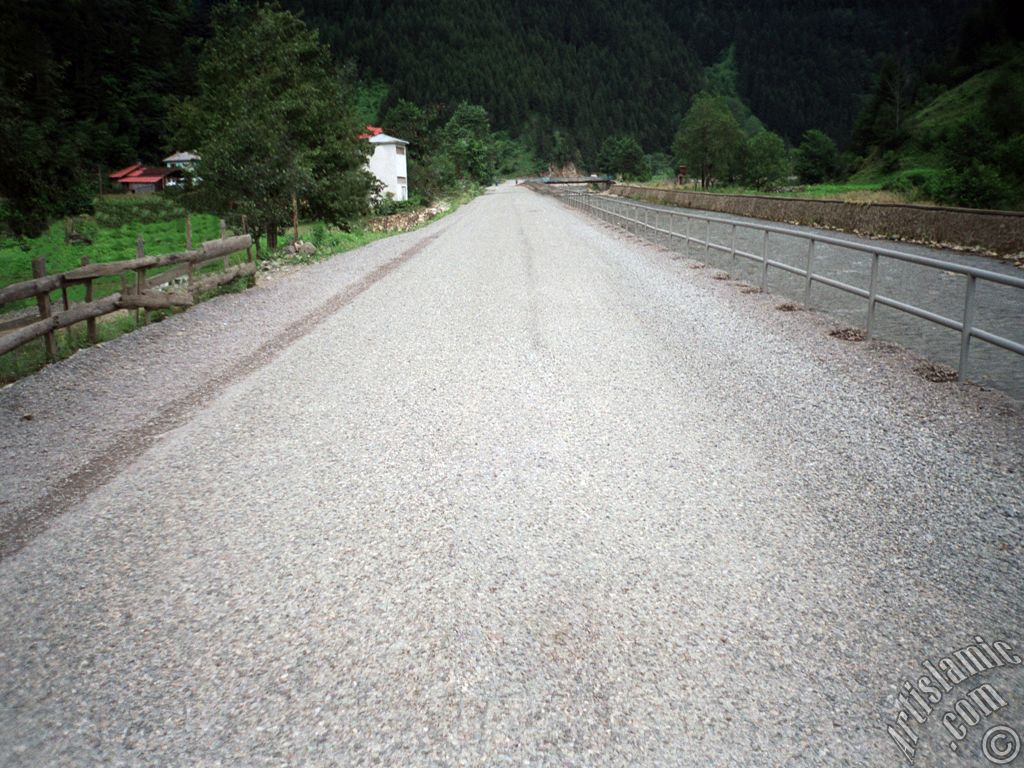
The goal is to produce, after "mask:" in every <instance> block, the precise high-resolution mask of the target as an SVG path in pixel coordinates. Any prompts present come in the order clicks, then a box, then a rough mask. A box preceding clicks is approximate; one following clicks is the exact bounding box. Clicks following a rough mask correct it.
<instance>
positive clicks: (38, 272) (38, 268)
mask: <svg viewBox="0 0 1024 768" xmlns="http://www.w3.org/2000/svg"><path fill="white" fill-rule="evenodd" d="M32 277H46V257H45V256H40V257H39V258H37V259H32ZM36 306H38V307H39V317H40V318H41V319H43V320H45V319H46V318H48V317H49V316H50V294H49V293H39V294H36ZM43 341H44V344H45V346H46V356H47V357H48V358H49V359H50V360H56V359H57V339H56V338H55V337H54V335H53V331H50V332H49V333H47V334H46V335H45V336H44V338H43Z"/></svg>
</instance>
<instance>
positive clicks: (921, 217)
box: [611, 184, 1024, 255]
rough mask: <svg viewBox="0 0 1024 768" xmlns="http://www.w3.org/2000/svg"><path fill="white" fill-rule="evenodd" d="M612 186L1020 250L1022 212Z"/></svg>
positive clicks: (658, 199)
mask: <svg viewBox="0 0 1024 768" xmlns="http://www.w3.org/2000/svg"><path fill="white" fill-rule="evenodd" d="M611 191H612V193H613V194H616V195H621V196H622V197H629V198H633V199H636V200H644V201H646V202H649V203H661V204H664V205H675V206H678V207H680V208H695V209H699V210H702V211H714V212H717V213H729V214H733V215H735V216H749V217H752V218H756V219H767V220H769V221H780V222H787V223H791V224H802V225H804V226H809V227H825V228H828V229H837V230H840V231H842V232H856V233H858V234H861V235H869V236H875V237H885V238H891V239H896V240H913V241H916V242H923V243H942V244H945V245H959V246H966V247H972V248H982V249H984V250H988V251H995V252H996V253H998V254H1000V255H1011V254H1017V253H1021V252H1024V214H1021V213H1011V212H1007V211H976V210H970V209H967V208H937V207H930V206H924V205H890V204H876V203H844V202H840V201H838V200H801V199H798V198H786V197H762V196H754V195H717V194H712V193H707V192H686V191H683V190H673V189H652V188H650V187H635V186H631V185H628V184H617V185H615V186H614V187H612V190H611Z"/></svg>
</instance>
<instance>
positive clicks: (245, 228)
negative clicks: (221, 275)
mask: <svg viewBox="0 0 1024 768" xmlns="http://www.w3.org/2000/svg"><path fill="white" fill-rule="evenodd" d="M242 234H243V235H248V234H249V217H248V216H246V215H245V214H242ZM245 260H246V262H247V263H249V264H252V245H251V244H250V245H249V247H248V248H246V249H245ZM248 282H249V287H250V288H252V287H253V286H254V285H256V273H255V272H253V273H252V274H251V275H249V281H248Z"/></svg>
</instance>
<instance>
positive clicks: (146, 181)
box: [109, 163, 183, 195]
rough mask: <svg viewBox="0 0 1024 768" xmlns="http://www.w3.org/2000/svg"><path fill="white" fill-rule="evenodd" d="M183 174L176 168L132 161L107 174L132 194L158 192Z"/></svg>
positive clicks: (171, 184)
mask: <svg viewBox="0 0 1024 768" xmlns="http://www.w3.org/2000/svg"><path fill="white" fill-rule="evenodd" d="M182 175H183V174H182V172H181V170H180V169H178V168H164V167H161V166H155V165H143V164H142V163H133V164H132V165H128V166H125V167H124V168H120V169H118V170H116V171H114V172H113V173H111V174H109V176H110V180H111V181H116V182H117V183H118V184H121V185H122V188H123V189H124V190H125V191H127V192H129V193H130V194H133V195H138V194H145V193H147V192H159V191H160V190H162V189H164V188H165V187H168V186H173V184H174V182H175V181H176V180H177V179H178V178H179V177H181V176H182Z"/></svg>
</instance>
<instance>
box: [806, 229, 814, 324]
mask: <svg viewBox="0 0 1024 768" xmlns="http://www.w3.org/2000/svg"><path fill="white" fill-rule="evenodd" d="M814 247H815V240H814V238H813V237H812V238H811V240H810V242H809V243H808V244H807V269H806V270H805V271H806V274H805V275H804V306H805V307H807V308H810V306H811V275H812V274H813V270H814Z"/></svg>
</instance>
